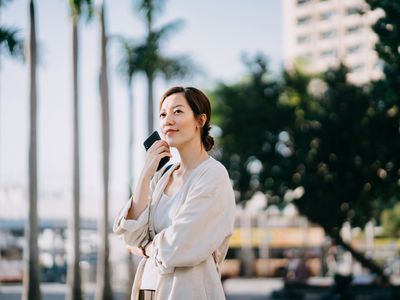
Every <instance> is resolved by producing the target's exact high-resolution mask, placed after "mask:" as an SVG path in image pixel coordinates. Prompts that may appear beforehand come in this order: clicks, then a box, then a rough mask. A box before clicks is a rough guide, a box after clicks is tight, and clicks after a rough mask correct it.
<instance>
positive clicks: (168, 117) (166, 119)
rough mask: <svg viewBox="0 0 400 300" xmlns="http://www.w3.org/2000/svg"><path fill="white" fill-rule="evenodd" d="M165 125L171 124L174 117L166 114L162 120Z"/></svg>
mask: <svg viewBox="0 0 400 300" xmlns="http://www.w3.org/2000/svg"><path fill="white" fill-rule="evenodd" d="M164 122H165V124H173V123H174V122H175V120H174V116H173V115H172V114H167V115H166V116H165V118H164Z"/></svg>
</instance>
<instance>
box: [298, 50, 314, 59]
mask: <svg viewBox="0 0 400 300" xmlns="http://www.w3.org/2000/svg"><path fill="white" fill-rule="evenodd" d="M297 59H299V60H304V61H311V60H312V53H310V52H307V53H303V54H300V55H299V56H297Z"/></svg>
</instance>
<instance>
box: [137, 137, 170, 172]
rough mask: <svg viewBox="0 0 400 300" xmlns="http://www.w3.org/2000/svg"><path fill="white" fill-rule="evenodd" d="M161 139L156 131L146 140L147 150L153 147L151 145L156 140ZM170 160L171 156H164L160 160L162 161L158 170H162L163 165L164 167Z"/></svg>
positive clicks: (145, 146) (144, 143)
mask: <svg viewBox="0 0 400 300" xmlns="http://www.w3.org/2000/svg"><path fill="white" fill-rule="evenodd" d="M158 140H161V137H160V135H159V134H158V132H157V131H154V132H153V133H152V134H151V135H150V136H149V137H148V138H147V139H146V140H145V141H144V142H143V145H144V148H145V149H146V151H147V150H149V148H150V147H151V145H153V144H154V142H155V141H158ZM168 161H169V156H166V157H163V158H161V160H160V163H159V164H158V167H157V171H158V170H160V169H161V168H162V167H164V165H165V164H166V163H167V162H168Z"/></svg>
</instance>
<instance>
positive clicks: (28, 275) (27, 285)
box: [23, 0, 40, 300]
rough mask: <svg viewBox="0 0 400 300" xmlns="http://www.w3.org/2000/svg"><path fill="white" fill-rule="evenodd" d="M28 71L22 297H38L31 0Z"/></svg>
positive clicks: (33, 299) (31, 299)
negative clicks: (28, 115) (27, 199)
mask: <svg viewBox="0 0 400 300" xmlns="http://www.w3.org/2000/svg"><path fill="white" fill-rule="evenodd" d="M29 21H30V30H29V39H30V40H29V73H30V93H29V104H30V135H29V139H30V140H29V209H28V214H29V215H28V222H27V223H26V225H27V226H26V228H25V236H26V237H27V241H26V246H25V259H24V260H25V271H24V278H23V285H24V288H23V299H24V300H38V299H40V273H39V249H38V232H39V228H38V214H37V199H38V196H37V195H38V191H37V186H38V183H37V144H36V128H37V126H36V125H37V121H36V117H37V98H36V55H37V54H36V26H35V7H34V0H30V2H29Z"/></svg>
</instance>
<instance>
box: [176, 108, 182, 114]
mask: <svg viewBox="0 0 400 300" xmlns="http://www.w3.org/2000/svg"><path fill="white" fill-rule="evenodd" d="M181 112H182V111H181V110H179V109H177V110H175V111H174V114H179V113H181Z"/></svg>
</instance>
